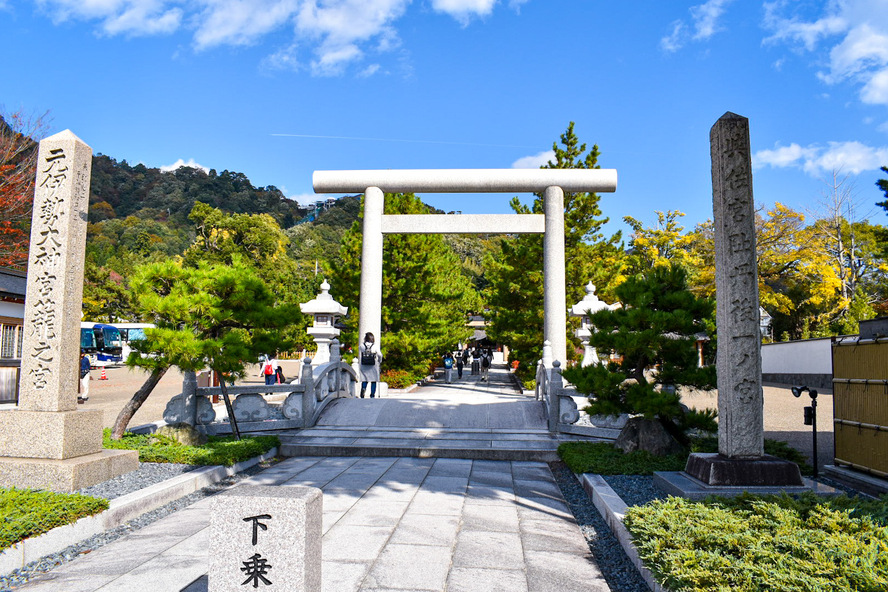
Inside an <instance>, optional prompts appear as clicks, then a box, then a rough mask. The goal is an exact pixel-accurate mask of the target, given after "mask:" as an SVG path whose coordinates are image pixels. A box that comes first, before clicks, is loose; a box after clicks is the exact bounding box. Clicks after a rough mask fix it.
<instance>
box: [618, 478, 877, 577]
mask: <svg viewBox="0 0 888 592" xmlns="http://www.w3.org/2000/svg"><path fill="white" fill-rule="evenodd" d="M624 524H625V525H626V527H627V528H628V529H629V531H630V532H631V533H632V535H633V537H634V539H635V541H634V543H635V546H636V548H637V549H638V552H639V555H640V556H641V558H642V560H643V561H644V564H645V566H647V567H648V568H649V569H650V570H651V571H652V572H653V573H654V575H655V576H656V578H657V580H658V581H659V582H660V583H661V584H663V585H664V586H666V587H668V588H669V589H670V590H672V592H692V591H693V592H697V591H699V592H703V591H715V590H725V591H732V592H753V591H765V590H780V591H781V592H794V591H799V592H801V591H805V592H808V591H815V590H824V591H825V590H830V591H833V590H848V591H850V590H855V591H866V592H876V591H884V590H888V496H885V497H883V498H882V500H881V501H873V502H865V501H861V500H858V499H852V498H848V497H844V496H843V497H839V498H835V499H820V498H818V497H817V496H816V495H814V494H813V493H809V494H805V495H803V496H800V497H798V498H793V497H790V496H787V495H782V496H765V497H761V496H753V495H749V494H744V495H742V496H739V497H737V498H734V499H719V498H712V499H710V500H707V501H706V502H692V501H688V500H685V499H682V498H675V497H671V498H669V499H667V500H657V501H654V502H651V503H650V504H646V505H644V506H636V507H632V508H629V510H628V512H627V513H626V518H625V520H624Z"/></svg>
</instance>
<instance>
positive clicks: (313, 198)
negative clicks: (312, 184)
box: [281, 187, 325, 206]
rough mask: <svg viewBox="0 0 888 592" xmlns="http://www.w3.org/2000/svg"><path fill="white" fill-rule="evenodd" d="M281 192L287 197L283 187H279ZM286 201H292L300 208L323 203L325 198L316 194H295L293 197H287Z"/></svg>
mask: <svg viewBox="0 0 888 592" xmlns="http://www.w3.org/2000/svg"><path fill="white" fill-rule="evenodd" d="M281 191H282V192H283V193H284V195H287V190H286V189H284V188H283V187H281ZM287 199H292V200H293V201H295V202H297V203H298V204H299V205H300V206H312V205H314V204H315V202H317V201H323V200H324V199H325V196H324V195H320V194H317V193H297V194H295V195H287Z"/></svg>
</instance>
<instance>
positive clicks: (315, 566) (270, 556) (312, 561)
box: [208, 485, 323, 592]
mask: <svg viewBox="0 0 888 592" xmlns="http://www.w3.org/2000/svg"><path fill="white" fill-rule="evenodd" d="M322 517H323V494H322V493H321V490H320V489H317V488H315V487H273V486H259V485H256V486H250V485H244V486H241V487H234V488H232V489H229V490H228V491H225V492H223V493H220V494H219V495H216V496H214V497H213V502H212V510H211V514H210V570H209V574H208V580H209V582H208V590H209V592H234V591H241V590H250V589H253V588H260V589H262V590H268V591H269V592H271V591H274V590H280V591H281V592H320V590H321V536H322V533H321V523H322Z"/></svg>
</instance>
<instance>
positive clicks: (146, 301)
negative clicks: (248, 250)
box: [112, 256, 302, 438]
mask: <svg viewBox="0 0 888 592" xmlns="http://www.w3.org/2000/svg"><path fill="white" fill-rule="evenodd" d="M131 294H132V295H133V297H134V300H135V306H136V310H137V311H138V312H139V314H140V315H141V316H142V318H144V319H146V320H147V321H149V322H152V323H154V324H155V327H156V328H154V329H146V330H145V339H143V340H139V341H134V342H133V343H132V345H133V347H134V349H135V350H136V351H134V352H133V353H131V354H130V357H129V359H127V361H126V363H127V365H128V366H130V367H139V368H145V369H147V370H150V371H151V375H150V376H149V378H148V380H147V381H146V383H145V385H144V386H143V387H142V388H141V389H139V391H138V392H137V393H136V394H135V395H134V396H133V399H132V400H131V401H130V402H129V403H128V404H127V406H125V407H124V409H123V410H122V411H121V412H120V415H119V416H118V417H117V421H116V422H115V424H114V428H113V430H112V432H113V435H114V437H116V438H119V437H120V436H122V435H123V432H124V430H125V429H126V425H127V424H128V423H129V420H130V419H131V418H132V416H133V415H134V414H135V412H136V411H137V410H138V408H139V406H141V404H142V403H143V402H144V401H145V399H146V398H147V397H148V395H149V394H150V393H151V390H152V389H153V388H154V386H155V385H156V384H157V382H158V381H159V380H160V377H162V376H163V374H164V373H165V372H166V370H167V369H168V368H170V367H172V366H176V367H178V368H179V369H180V370H182V371H183V372H197V371H199V370H203V369H204V368H209V369H211V370H214V371H215V372H218V373H219V374H220V375H227V376H231V377H237V376H241V375H243V373H244V369H245V365H246V364H248V363H251V362H254V361H256V360H258V359H259V356H260V355H262V354H263V353H266V354H267V353H274V352H276V351H279V350H282V351H285V350H286V349H287V348H288V347H289V345H290V344H289V343H288V342H287V341H286V340H285V338H284V337H283V333H284V331H285V330H286V328H287V326H288V325H290V324H292V323H294V322H295V321H297V320H298V319H301V317H302V313H301V312H300V310H299V308H298V307H295V306H293V305H289V304H276V298H275V295H274V294H273V293H272V291H271V290H270V289H269V288H268V286H267V285H266V284H265V282H263V281H262V280H261V279H260V278H259V277H258V276H257V275H256V273H255V272H254V270H253V269H252V268H251V267H250V266H247V265H245V264H244V263H243V262H242V260H241V258H240V257H238V256H235V257H233V259H232V261H231V264H229V265H221V264H209V263H205V262H201V263H199V264H198V265H197V266H194V267H187V266H184V265H182V264H181V263H179V262H175V261H164V262H161V263H152V264H148V265H145V266H143V267H141V268H140V269H139V270H138V272H137V273H136V276H135V277H134V278H133V279H132V282H131ZM142 354H144V355H142Z"/></svg>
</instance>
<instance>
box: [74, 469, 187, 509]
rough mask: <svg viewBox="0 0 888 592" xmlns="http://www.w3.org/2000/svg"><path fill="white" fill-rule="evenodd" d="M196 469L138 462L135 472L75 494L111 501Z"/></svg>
mask: <svg viewBox="0 0 888 592" xmlns="http://www.w3.org/2000/svg"><path fill="white" fill-rule="evenodd" d="M197 468H199V467H198V465H177V464H173V463H147V462H140V463H139V468H138V469H137V470H135V471H131V472H129V473H125V474H123V475H121V476H119V477H114V478H113V479H109V480H108V481H105V482H103V483H99V484H98V485H93V486H92V487H85V488H83V489H80V490H78V491H77V493H82V494H83V495H89V496H92V497H102V498H105V499H107V500H112V499H114V498H117V497H121V496H124V495H126V494H128V493H133V492H134V491H138V490H140V489H144V488H146V487H150V486H151V485H154V484H156V483H160V482H162V481H166V480H167V479H172V478H173V477H178V476H179V475H181V474H182V473H187V472H188V471H193V470H194V469H197Z"/></svg>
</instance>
